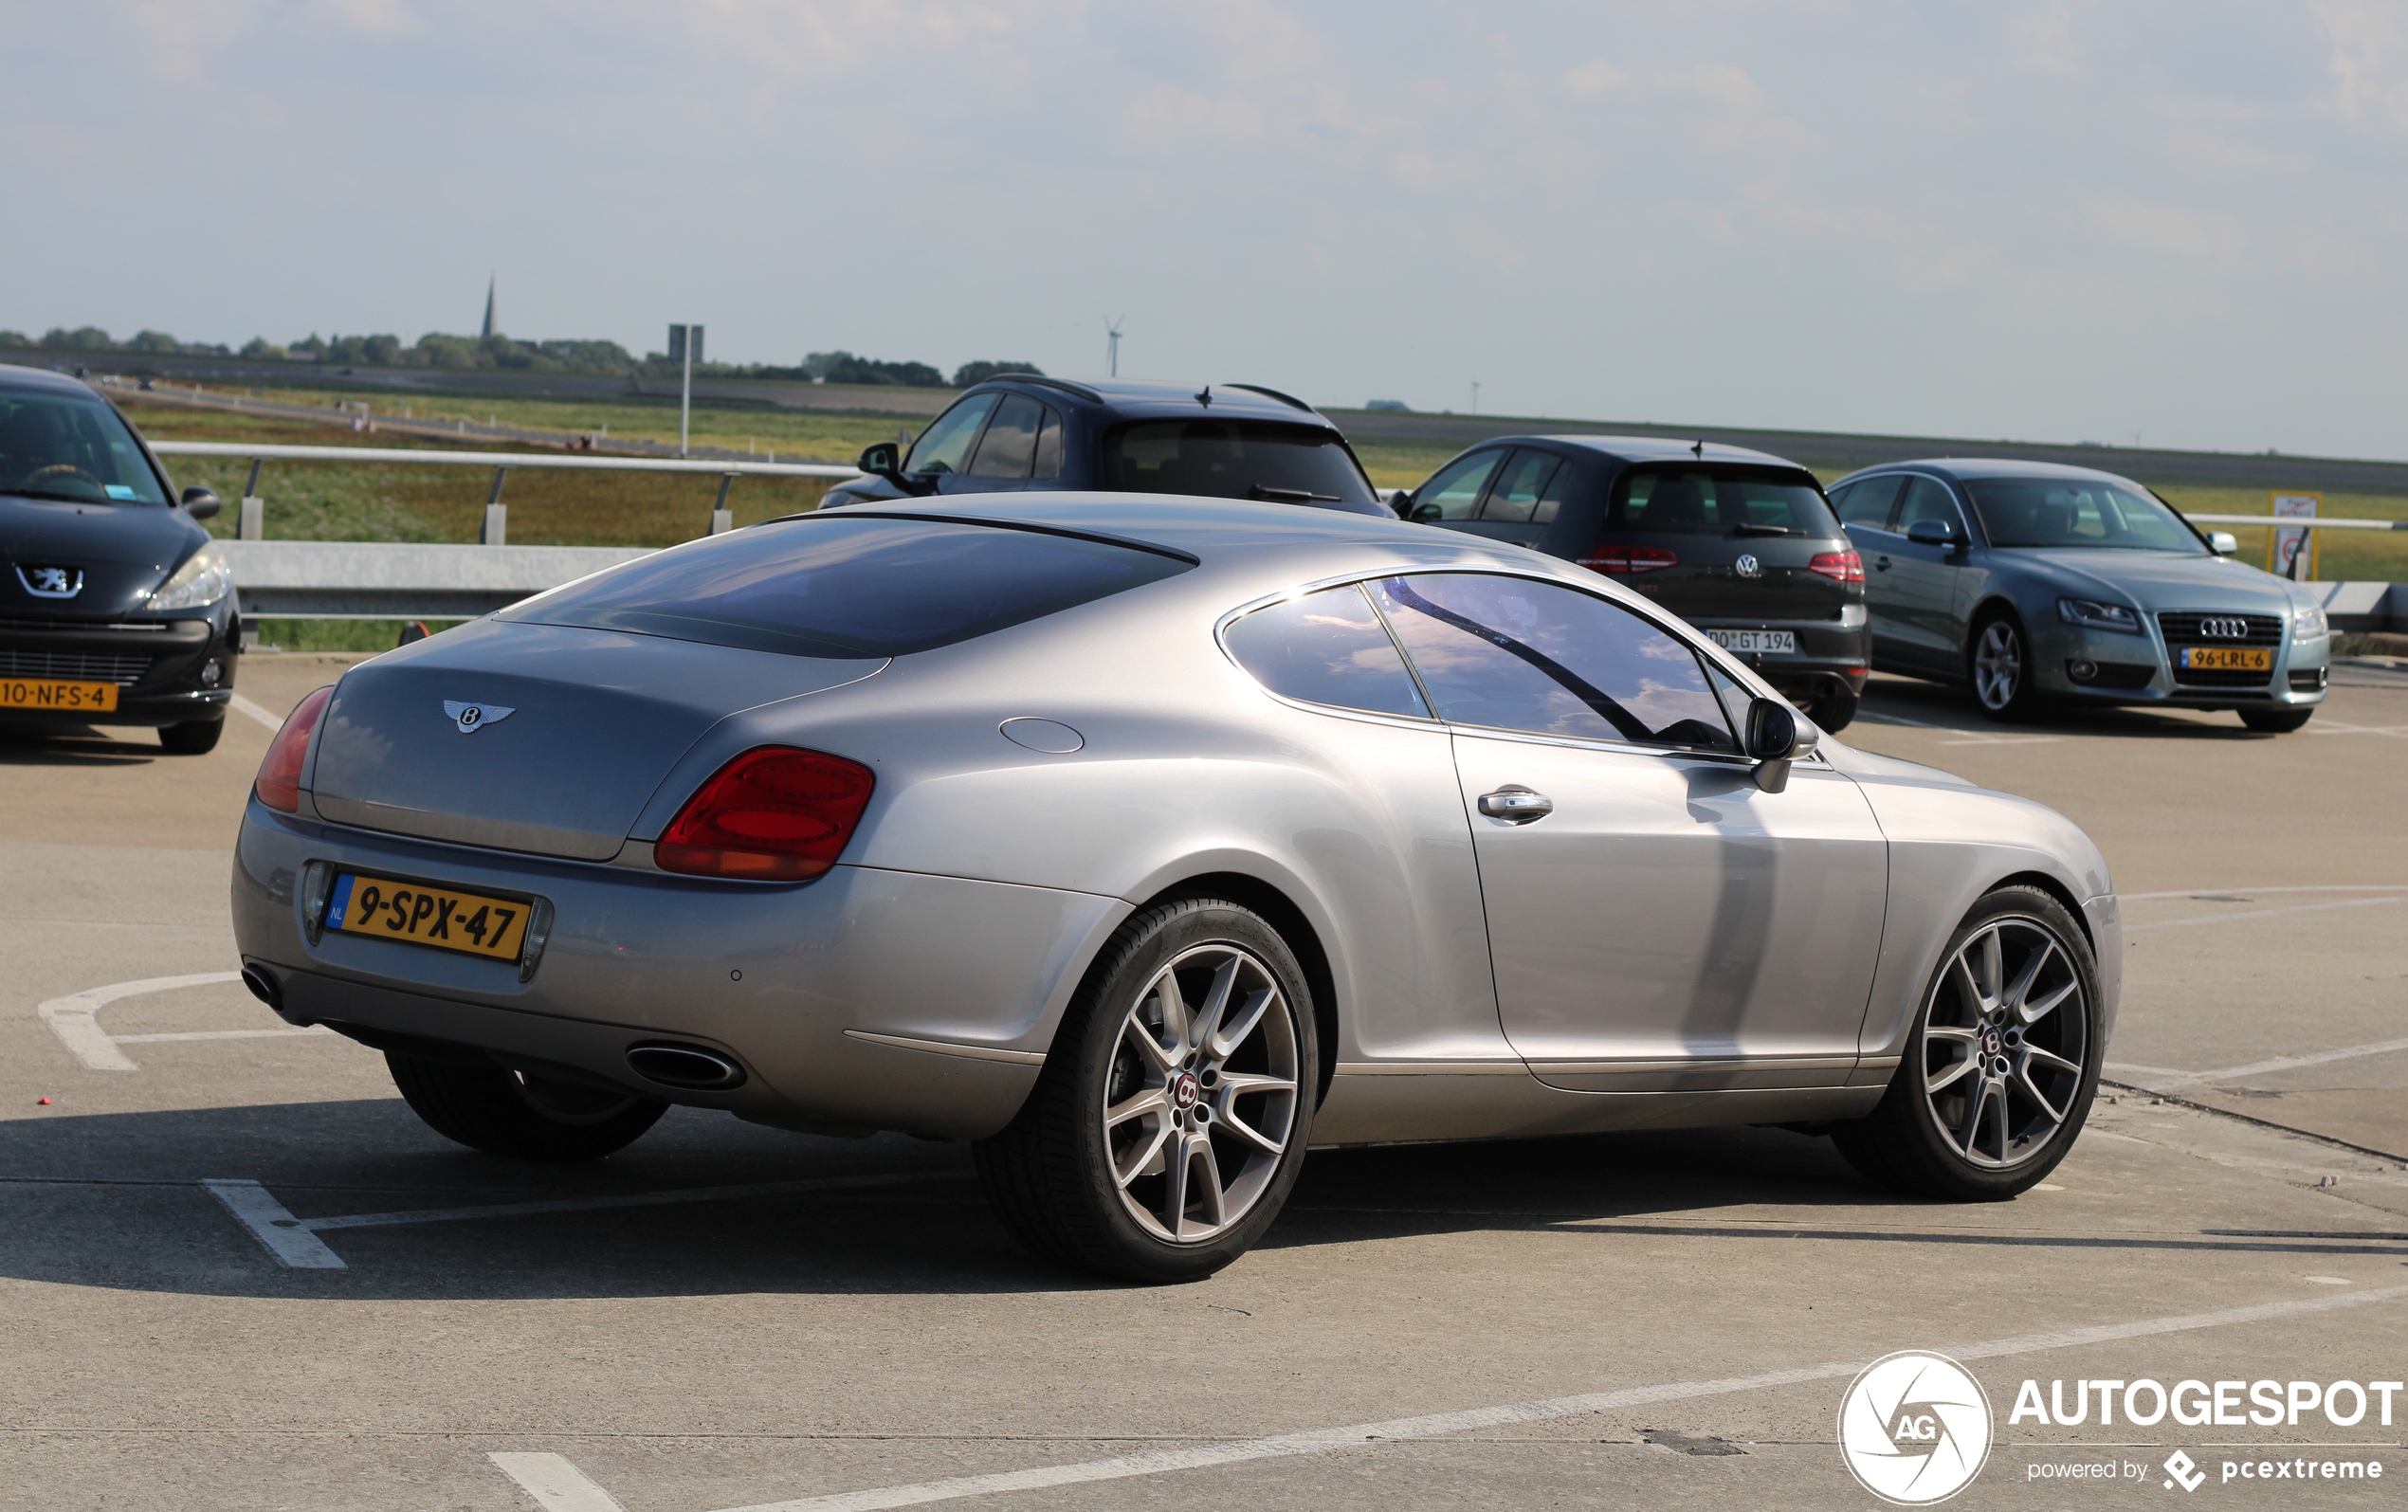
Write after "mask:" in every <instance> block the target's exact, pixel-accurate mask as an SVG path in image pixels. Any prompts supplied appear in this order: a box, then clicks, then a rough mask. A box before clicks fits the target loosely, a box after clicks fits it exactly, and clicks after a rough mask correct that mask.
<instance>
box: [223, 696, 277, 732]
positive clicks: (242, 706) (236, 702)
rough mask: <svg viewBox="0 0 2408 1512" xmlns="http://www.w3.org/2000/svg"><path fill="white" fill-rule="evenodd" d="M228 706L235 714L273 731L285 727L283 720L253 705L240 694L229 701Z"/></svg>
mask: <svg viewBox="0 0 2408 1512" xmlns="http://www.w3.org/2000/svg"><path fill="white" fill-rule="evenodd" d="M228 707H230V708H231V709H233V711H234V712H235V713H237V714H240V715H242V716H244V717H245V718H246V719H252V720H258V721H259V722H260V723H262V724H264V725H266V726H267V727H268V728H269V729H271V730H281V729H283V727H284V721H283V720H282V719H281V718H279V717H277V716H276V715H273V714H270V713H268V712H267V711H266V710H265V709H264V708H261V707H260V706H259V705H258V704H256V703H253V702H252V701H250V700H248V699H246V698H245V697H243V695H241V694H240V693H237V694H235V695H234V696H233V698H232V699H231V700H230V701H228Z"/></svg>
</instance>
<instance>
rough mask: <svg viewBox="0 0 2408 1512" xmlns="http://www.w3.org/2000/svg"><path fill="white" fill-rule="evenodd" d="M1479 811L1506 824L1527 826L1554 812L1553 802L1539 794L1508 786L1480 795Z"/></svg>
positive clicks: (1519, 787) (1515, 786)
mask: <svg viewBox="0 0 2408 1512" xmlns="http://www.w3.org/2000/svg"><path fill="white" fill-rule="evenodd" d="M1480 811H1481V812H1482V813H1485V814H1487V816H1488V817H1489V818H1491V819H1503V820H1504V821H1505V823H1507V824H1528V823H1529V822H1530V821H1531V820H1533V819H1543V818H1545V817H1546V816H1547V815H1549V814H1551V813H1553V812H1555V800H1554V799H1553V798H1550V797H1548V796H1547V795H1546V794H1544V793H1541V792H1531V791H1530V790H1529V789H1527V788H1524V787H1521V786H1518V785H1512V784H1508V785H1507V786H1505V787H1502V788H1499V789H1498V790H1497V791H1496V792H1484V793H1482V794H1481V795H1480Z"/></svg>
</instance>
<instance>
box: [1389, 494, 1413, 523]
mask: <svg viewBox="0 0 2408 1512" xmlns="http://www.w3.org/2000/svg"><path fill="white" fill-rule="evenodd" d="M1388 507H1389V508H1390V509H1393V510H1395V511H1396V518H1397V519H1413V495H1411V494H1409V493H1407V492H1405V491H1404V490H1403V489H1401V488H1399V489H1397V490H1396V492H1395V493H1393V494H1390V495H1389V496H1388Z"/></svg>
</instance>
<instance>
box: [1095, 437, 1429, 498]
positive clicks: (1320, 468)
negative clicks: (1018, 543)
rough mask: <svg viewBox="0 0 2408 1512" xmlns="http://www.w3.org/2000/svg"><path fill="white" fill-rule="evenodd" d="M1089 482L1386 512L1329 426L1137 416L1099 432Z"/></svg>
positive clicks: (1109, 486) (1141, 490)
mask: <svg viewBox="0 0 2408 1512" xmlns="http://www.w3.org/2000/svg"><path fill="white" fill-rule="evenodd" d="M1097 485H1098V486H1099V487H1102V488H1105V489H1111V490H1118V491H1122V492H1127V493H1137V494H1200V495H1203V496H1204V497H1206V498H1208V499H1273V500H1281V501H1286V502H1288V503H1295V504H1305V503H1310V504H1319V505H1321V506H1323V508H1333V507H1334V508H1344V509H1355V510H1358V511H1360V512H1363V513H1368V514H1386V513H1387V510H1386V509H1385V508H1383V507H1382V506H1381V505H1380V503H1379V501H1378V500H1377V499H1376V498H1375V497H1374V496H1373V494H1372V491H1371V483H1370V480H1368V479H1366V478H1365V477H1364V476H1363V470H1362V468H1361V467H1360V466H1359V465H1357V464H1356V462H1355V455H1354V453H1353V452H1351V451H1348V450H1347V449H1346V444H1345V443H1344V442H1343V441H1341V440H1340V439H1339V438H1338V436H1337V435H1336V434H1334V433H1333V432H1331V431H1327V430H1323V429H1320V428H1316V427H1312V426H1288V425H1281V424H1279V423H1278V422H1277V421H1270V420H1142V421H1139V422H1137V423H1136V424H1133V425H1125V426H1122V427H1119V428H1116V429H1114V430H1111V431H1109V432H1107V433H1106V434H1105V436H1104V455H1103V457H1102V459H1101V464H1100V465H1099V466H1098V468H1097Z"/></svg>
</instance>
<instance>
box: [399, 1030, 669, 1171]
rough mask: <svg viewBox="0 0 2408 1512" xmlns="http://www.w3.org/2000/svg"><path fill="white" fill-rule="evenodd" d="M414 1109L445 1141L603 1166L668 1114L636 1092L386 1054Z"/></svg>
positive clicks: (524, 1156) (664, 1105) (534, 1157)
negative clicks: (605, 1159) (601, 1162)
mask: <svg viewBox="0 0 2408 1512" xmlns="http://www.w3.org/2000/svg"><path fill="white" fill-rule="evenodd" d="M385 1065H386V1066H387V1067H388V1068H389V1069H390V1070H391V1071H392V1078H393V1085H395V1086H397V1087H399V1088H400V1089H401V1095H402V1098H403V1100H404V1101H406V1102H409V1104H410V1111H411V1112H413V1113H415V1114H417V1115H418V1116H419V1117H420V1118H422V1119H424V1120H427V1127H429V1128H430V1129H432V1130H434V1131H435V1132H436V1133H437V1134H440V1135H442V1136H443V1137H444V1138H445V1139H450V1140H453V1141H455V1142H457V1143H460V1144H465V1145H466V1146H468V1147H469V1148H470V1149H472V1150H483V1151H484V1152H485V1153H486V1154H487V1155H499V1156H506V1157H510V1158H511V1159H514V1160H562V1161H566V1160H599V1159H601V1158H602V1157H604V1156H606V1155H615V1154H617V1153H618V1152H619V1151H621V1150H624V1149H626V1148H627V1147H628V1146H629V1145H630V1144H633V1143H634V1142H635V1141H636V1139H638V1138H639V1137H641V1136H642V1135H643V1133H644V1131H645V1130H647V1129H648V1128H650V1127H651V1126H652V1125H653V1124H655V1123H657V1122H659V1121H660V1118H661V1115H662V1114H664V1113H666V1112H667V1111H668V1107H669V1105H668V1104H667V1103H666V1102H659V1101H656V1100H655V1099H652V1098H648V1097H640V1096H637V1095H635V1094H633V1093H623V1092H618V1091H606V1090H604V1089H602V1088H600V1087H589V1086H580V1085H578V1084H575V1083H571V1082H554V1081H549V1080H546V1079H544V1078H541V1077H531V1076H527V1075H524V1074H522V1073H520V1072H518V1071H505V1070H503V1069H502V1068H501V1067H500V1066H470V1065H465V1064H463V1063H456V1062H451V1061H437V1060H429V1059H428V1058H426V1057H424V1056H417V1055H403V1054H400V1053H399V1052H397V1051H392V1050H388V1051H386V1052H385Z"/></svg>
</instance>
